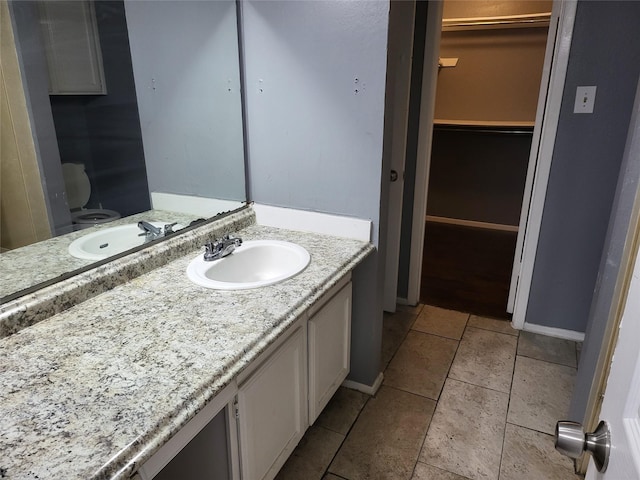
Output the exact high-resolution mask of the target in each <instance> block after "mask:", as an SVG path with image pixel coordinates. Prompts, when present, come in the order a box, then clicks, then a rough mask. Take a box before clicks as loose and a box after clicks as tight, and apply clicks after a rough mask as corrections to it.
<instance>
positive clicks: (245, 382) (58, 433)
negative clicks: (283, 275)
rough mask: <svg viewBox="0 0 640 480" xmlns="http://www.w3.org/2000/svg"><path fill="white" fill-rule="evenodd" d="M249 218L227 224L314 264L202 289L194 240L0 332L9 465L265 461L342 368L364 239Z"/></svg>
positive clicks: (231, 472) (252, 475)
mask: <svg viewBox="0 0 640 480" xmlns="http://www.w3.org/2000/svg"><path fill="white" fill-rule="evenodd" d="M245 215H246V214H245ZM250 223H251V224H249V225H248V226H245V227H244V228H242V229H240V230H239V231H233V233H235V234H236V235H237V236H240V237H242V238H243V239H245V240H258V239H272V240H281V241H288V242H293V243H296V244H298V245H300V246H302V247H304V248H305V249H306V250H307V251H308V252H309V253H310V255H311V262H310V264H309V265H308V266H307V268H306V269H305V270H304V271H302V272H301V273H299V274H298V275H296V276H295V277H293V278H290V279H288V280H286V281H284V282H281V283H278V284H275V285H270V286H267V287H263V288H259V289H252V290H239V291H219V290H211V289H206V288H203V287H200V286H198V285H195V284H194V283H192V282H191V281H190V280H189V279H188V278H187V276H186V273H185V271H186V268H187V265H188V264H189V262H190V261H191V260H192V259H193V258H194V256H195V255H197V254H198V251H200V250H201V249H200V248H195V247H194V246H193V245H192V246H191V248H189V249H187V250H183V251H181V256H179V257H178V258H177V259H176V260H173V261H171V262H170V263H168V264H166V265H163V266H160V267H158V268H155V269H153V270H151V271H148V272H147V273H144V274H142V275H140V276H138V277H136V278H132V279H128V280H127V281H125V282H124V283H122V284H121V285H119V286H117V287H115V288H113V289H112V290H109V291H106V292H104V293H102V294H100V295H97V296H95V297H93V298H90V299H88V300H86V301H84V302H82V303H79V304H77V305H75V306H73V307H72V308H69V309H68V310H65V311H62V312H61V313H58V314H55V315H53V316H51V317H50V318H47V319H45V320H42V321H39V322H38V323H36V324H34V325H31V326H29V327H27V328H23V329H22V330H20V331H18V332H17V333H14V334H12V335H10V336H7V337H6V338H4V339H2V340H1V341H0V355H1V356H2V358H3V362H2V365H1V366H0V379H1V381H2V385H3V386H4V388H3V392H2V393H1V394H0V432H2V434H1V435H0V459H1V460H0V469H2V472H3V473H4V475H5V476H6V478H35V477H36V476H39V477H40V478H68V479H72V478H83V479H86V478H95V479H102V478H114V479H122V478H131V477H135V478H140V479H148V478H160V479H162V478H171V476H172V473H171V472H179V473H180V478H190V477H189V476H188V475H189V472H190V470H189V469H190V468H191V469H192V473H194V474H197V475H196V476H194V477H192V478H202V474H203V472H205V471H206V472H209V473H210V477H209V478H232V479H240V478H243V479H251V480H254V479H262V478H273V476H275V474H276V473H277V471H278V470H279V469H280V467H281V466H282V465H283V464H284V462H285V461H286V459H287V457H288V456H289V454H290V453H291V452H292V451H293V449H294V448H295V446H296V445H297V443H298V441H299V440H300V438H302V435H303V434H304V432H305V430H306V428H307V427H308V426H309V425H310V424H312V423H313V422H314V421H315V419H316V418H317V416H318V415H319V413H320V412H321V410H322V409H323V408H324V406H325V405H326V403H327V402H328V400H329V399H330V398H331V396H332V395H333V393H334V392H335V390H336V389H337V387H338V386H339V385H340V384H341V383H342V381H343V380H344V378H345V377H346V375H347V373H348V371H349V345H350V312H351V281H350V276H351V271H352V270H353V269H354V268H355V267H356V266H357V265H358V263H360V262H361V261H362V260H363V259H364V258H365V257H366V256H367V255H368V254H369V253H370V252H371V251H372V250H373V247H372V246H371V244H369V243H367V242H362V241H358V240H350V239H343V238H335V237H329V236H326V235H319V234H311V233H301V232H294V231H288V230H281V229H276V228H271V227H264V226H259V225H255V224H254V222H250ZM211 228H213V227H210V226H209V227H207V226H205V227H199V228H198V229H196V231H197V230H200V229H203V230H206V229H211ZM196 231H194V232H196ZM193 235H194V236H196V235H199V233H193ZM185 237H187V238H188V237H189V235H188V234H185ZM199 240H200V239H199ZM169 242H170V241H167V242H166V243H169ZM181 242H183V243H184V242H188V240H187V239H186V238H185V239H183V240H181ZM163 243H165V242H163ZM153 248H155V247H153ZM162 248H166V246H163V247H162ZM176 248H178V247H176ZM181 248H184V246H183V247H181ZM138 254H141V252H138ZM134 255H136V254H134ZM149 255H151V254H150V253H147V254H141V255H139V256H140V258H141V261H144V258H148V257H149Z"/></svg>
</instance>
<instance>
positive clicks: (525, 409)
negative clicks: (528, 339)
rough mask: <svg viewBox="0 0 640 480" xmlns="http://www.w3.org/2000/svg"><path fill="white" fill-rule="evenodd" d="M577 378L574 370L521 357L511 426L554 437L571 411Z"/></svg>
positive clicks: (511, 413)
mask: <svg viewBox="0 0 640 480" xmlns="http://www.w3.org/2000/svg"><path fill="white" fill-rule="evenodd" d="M575 377H576V369H575V368H572V367H567V366H565V365H558V364H556V363H549V362H543V361H541V360H535V359H532V358H528V357H521V356H520V355H518V357H517V358H516V367H515V371H514V375H513V388H512V389H511V401H510V403H509V414H508V415H507V420H508V422H509V423H513V424H515V425H519V426H521V427H526V428H530V429H532V430H537V431H539V432H544V433H548V434H549V435H553V434H554V433H555V426H556V422H557V421H558V420H563V419H565V417H566V416H567V412H568V411H569V402H570V400H571V394H572V393H573V387H574V384H575Z"/></svg>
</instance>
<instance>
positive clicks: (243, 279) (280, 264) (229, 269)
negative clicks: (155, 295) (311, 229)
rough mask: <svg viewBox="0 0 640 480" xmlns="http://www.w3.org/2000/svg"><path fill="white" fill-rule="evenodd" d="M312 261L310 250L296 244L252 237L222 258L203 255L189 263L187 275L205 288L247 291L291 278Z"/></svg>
mask: <svg viewBox="0 0 640 480" xmlns="http://www.w3.org/2000/svg"><path fill="white" fill-rule="evenodd" d="M309 260H310V256H309V252H307V251H306V250H305V249H304V248H302V247H301V246H299V245H296V244H295V243H289V242H281V241H278V240H250V241H247V242H244V243H243V244H242V245H240V246H239V247H237V248H236V249H235V251H234V252H233V253H232V254H231V255H227V256H226V257H224V258H221V259H219V260H214V261H212V262H206V261H205V260H204V256H203V255H199V256H198V257H196V258H194V259H193V260H192V261H191V263H189V266H188V267H187V276H188V277H189V280H191V281H192V282H193V283H195V284H197V285H200V286H202V287H207V288H214V289H217V290H245V289H249V288H258V287H264V286H265V285H272V284H274V283H278V282H281V281H283V280H286V279H287V278H291V277H293V276H294V275H296V274H297V273H299V272H301V271H302V270H304V269H305V267H306V266H307V265H308V264H309Z"/></svg>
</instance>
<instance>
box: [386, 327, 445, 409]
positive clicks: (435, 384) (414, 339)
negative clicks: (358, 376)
mask: <svg viewBox="0 0 640 480" xmlns="http://www.w3.org/2000/svg"><path fill="white" fill-rule="evenodd" d="M456 348H458V342H457V341H455V340H452V339H449V338H443V337H438V336H436V335H429V334H427V333H422V332H416V331H414V330H412V331H410V332H409V333H408V334H407V338H406V339H405V341H404V342H402V345H400V348H399V349H398V352H397V353H396V355H395V357H393V360H391V363H390V364H389V366H388V367H387V369H386V370H385V372H384V385H388V386H391V387H395V388H399V389H400V390H405V391H407V392H411V393H415V394H417V395H422V396H423V397H428V398H432V399H434V400H437V399H438V396H439V395H440V391H441V390H442V386H443V385H444V381H445V379H446V378H447V372H448V371H449V367H450V366H451V362H452V361H453V357H454V355H455V353H456Z"/></svg>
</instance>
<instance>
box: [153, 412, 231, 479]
mask: <svg viewBox="0 0 640 480" xmlns="http://www.w3.org/2000/svg"><path fill="white" fill-rule="evenodd" d="M226 413H227V411H226V409H225V410H222V411H221V412H219V413H218V414H217V415H216V416H215V417H214V418H213V420H211V421H210V422H209V423H208V424H207V426H206V427H204V428H203V429H202V430H200V433H198V434H197V435H196V436H195V437H194V438H193V440H191V442H189V444H188V445H187V446H186V447H185V448H183V449H182V450H181V451H180V453H178V455H176V456H175V457H174V458H173V460H171V462H169V463H168V464H167V465H166V466H165V467H164V468H163V469H162V470H161V471H160V473H159V474H158V475H156V476H155V477H154V480H175V479H176V478H179V479H181V480H201V479H205V478H206V479H208V480H225V479H228V478H231V472H230V468H229V467H230V466H229V447H228V445H227V439H228V436H229V435H228V432H227V425H226V423H227V422H226V420H227V419H226Z"/></svg>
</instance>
